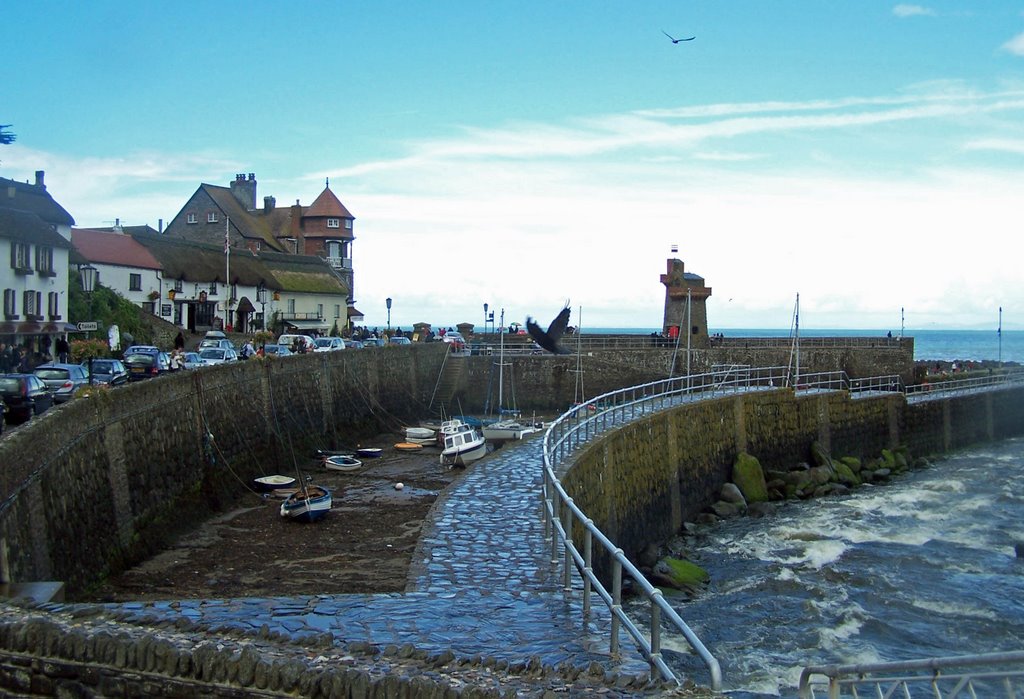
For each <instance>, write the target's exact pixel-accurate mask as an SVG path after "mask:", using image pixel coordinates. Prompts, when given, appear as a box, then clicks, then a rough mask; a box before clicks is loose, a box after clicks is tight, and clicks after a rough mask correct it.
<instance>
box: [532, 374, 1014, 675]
mask: <svg viewBox="0 0 1024 699" xmlns="http://www.w3.org/2000/svg"><path fill="white" fill-rule="evenodd" d="M790 378H791V374H790V369H789V367H763V368H754V367H749V366H744V365H723V366H716V367H715V370H713V371H711V372H709V373H705V374H695V375H689V376H677V377H673V378H669V379H661V380H659V381H654V382H650V383H646V384H642V385H639V386H630V387H627V388H623V389H618V390H616V391H610V392H608V393H604V394H602V395H600V396H597V397H596V398H592V399H591V400H589V401H586V402H585V403H581V404H578V405H575V406H573V407H572V408H571V409H570V410H568V411H566V412H565V413H563V414H562V415H560V416H559V417H558V418H557V419H556V420H555V421H554V422H553V423H551V425H550V426H549V427H548V429H547V430H546V431H545V433H544V443H543V458H544V470H543V473H544V477H543V500H544V507H543V511H544V526H545V529H544V530H545V537H546V538H549V540H550V542H551V561H552V564H558V563H559V560H560V559H559V556H558V548H559V546H561V547H562V548H563V549H564V554H563V558H562V560H563V562H564V568H563V576H564V581H563V587H564V589H565V590H566V592H568V591H571V589H572V584H571V575H572V569H573V568H575V569H576V570H577V572H579V574H580V576H581V577H582V583H583V612H584V614H587V613H588V612H589V610H590V602H591V595H592V593H593V591H596V592H597V595H598V597H599V598H600V599H601V601H603V602H604V604H605V605H606V606H607V607H608V610H609V612H610V613H611V615H612V619H611V641H610V649H611V652H612V653H613V654H616V653H618V636H619V629H620V626H621V627H624V628H625V630H626V632H627V633H628V634H629V635H630V636H631V637H632V638H633V640H634V641H635V642H636V643H637V645H638V647H639V648H640V651H641V653H642V654H643V655H644V657H645V659H646V660H647V661H648V662H649V663H650V664H651V666H652V668H655V669H656V670H657V671H658V672H659V673H660V674H661V676H662V677H663V678H664V679H666V680H670V681H676V682H678V681H679V680H678V678H676V677H675V675H674V673H672V671H671V669H670V668H669V667H668V666H667V665H666V664H665V662H664V660H663V658H662V656H661V618H662V615H664V616H665V618H666V619H667V621H668V622H669V624H670V626H674V628H675V630H676V631H677V632H679V633H680V634H682V635H683V637H684V638H686V640H687V642H688V643H689V644H690V646H691V648H693V649H694V651H695V652H696V653H697V655H699V656H700V658H701V660H702V661H703V662H704V664H705V666H706V667H707V668H708V671H709V672H710V675H711V687H712V689H714V690H716V691H717V690H719V689H720V688H721V681H722V675H721V668H720V666H719V664H718V661H717V660H716V659H715V657H714V656H713V655H712V654H711V653H710V651H708V650H707V648H706V647H705V646H704V645H703V644H702V643H701V641H700V639H699V638H698V637H697V636H696V634H695V633H694V632H693V631H692V630H691V629H690V628H689V626H687V624H686V622H685V621H683V619H682V618H681V617H680V616H679V615H678V613H676V611H675V610H674V609H672V607H671V606H670V605H669V604H668V603H667V602H666V601H665V599H664V597H663V596H662V594H661V591H660V590H658V589H657V588H655V587H653V586H652V585H651V584H650V582H649V581H648V580H647V579H646V577H644V575H643V574H642V573H640V571H639V570H637V568H636V567H635V566H634V565H633V564H632V563H631V562H630V561H629V560H628V559H627V558H626V556H625V554H624V553H623V551H622V549H620V548H618V547H617V546H616V545H615V544H614V542H612V541H611V540H610V539H608V538H607V537H606V536H605V535H604V534H603V533H602V532H601V530H600V529H599V528H598V527H597V526H596V525H595V524H594V523H593V520H591V519H590V518H589V517H587V515H586V513H585V512H583V511H582V510H581V509H580V508H579V507H578V506H577V505H576V504H575V503H574V502H573V500H572V498H571V497H569V494H568V493H567V492H566V491H565V489H564V488H563V487H562V484H561V482H560V481H559V479H558V476H557V475H556V473H555V469H556V468H559V467H561V466H563V465H564V464H566V463H568V462H569V461H570V460H571V458H572V457H573V455H574V454H575V453H576V452H577V450H579V449H580V448H581V447H582V446H583V445H585V444H586V443H587V442H589V441H591V440H593V439H595V438H596V437H597V436H598V435H600V434H601V433H603V432H604V431H606V430H609V429H611V428H614V427H616V426H618V425H622V424H625V423H627V422H630V421H632V420H634V419H636V418H637V417H641V416H643V415H648V414H651V413H653V412H656V411H659V410H663V409H665V408H668V407H672V406H675V405H678V404H680V403H682V402H685V401H689V400H697V399H700V398H702V397H707V396H715V395H720V394H725V393H730V392H731V393H736V392H750V391H758V390H770V389H776V388H783V387H786V386H789V381H790ZM983 379H984V381H982V380H981V379H969V380H965V381H957V382H946V383H942V384H932V385H931V392H930V393H929V395H928V397H929V398H931V397H938V396H940V395H948V394H950V393H955V392H958V391H962V390H964V386H968V387H970V388H976V387H992V388H994V387H998V386H1000V385H1004V384H1018V383H1024V370H1020V371H1016V370H1013V371H1008V372H1003V373H1000V374H995V375H993V376H991V377H983ZM794 390H795V391H797V392H808V391H831V390H845V391H848V392H849V393H850V396H851V397H854V398H855V397H857V396H858V395H868V394H872V393H879V392H894V393H903V394H904V395H905V396H906V398H907V400H910V399H911V398H912V397H913V395H914V394H915V392H916V391H917V387H916V386H905V385H904V384H903V381H902V379H901V378H900V377H899V376H897V375H886V376H876V377H868V378H863V379H850V378H849V377H847V375H846V373H845V372H842V371H830V372H818V373H812V374H806V375H801V376H800V384H799V385H798V386H796V387H794ZM574 523H578V525H579V526H581V527H582V528H583V542H582V543H583V551H582V553H581V552H580V550H579V547H578V546H577V544H576V542H574V541H573V539H572V530H573V525H574ZM595 540H596V541H597V543H598V545H599V546H601V547H602V548H603V549H604V550H605V551H606V553H607V554H608V555H609V556H610V557H611V560H612V563H613V566H612V581H611V588H612V589H611V590H610V591H609V590H607V589H606V588H605V587H604V585H603V584H602V583H601V581H600V580H599V579H598V578H597V576H596V575H595V574H594V572H593V545H594V541H595ZM623 574H625V575H626V576H628V577H629V578H630V579H631V580H632V581H633V585H634V587H635V589H637V590H639V591H640V593H641V594H642V595H643V596H644V597H645V598H646V599H647V600H648V602H649V603H650V606H651V629H650V631H649V634H650V635H649V638H648V636H646V635H645V634H644V632H642V631H641V630H640V629H639V628H638V627H637V626H636V624H635V623H633V621H632V620H630V619H629V617H628V615H627V614H626V613H625V612H624V611H623V609H622V605H621V600H622V577H623Z"/></svg>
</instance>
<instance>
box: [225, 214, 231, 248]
mask: <svg viewBox="0 0 1024 699" xmlns="http://www.w3.org/2000/svg"><path fill="white" fill-rule="evenodd" d="M230 231H231V218H230V217H228V216H225V217H224V254H225V255H228V254H230V252H231V249H230V246H231V238H230V235H229V233H230Z"/></svg>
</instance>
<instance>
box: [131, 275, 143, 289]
mask: <svg viewBox="0 0 1024 699" xmlns="http://www.w3.org/2000/svg"><path fill="white" fill-rule="evenodd" d="M128 290H129V291H142V275H141V274H129V275H128Z"/></svg>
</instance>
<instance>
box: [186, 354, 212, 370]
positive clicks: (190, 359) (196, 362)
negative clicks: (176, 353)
mask: <svg viewBox="0 0 1024 699" xmlns="http://www.w3.org/2000/svg"><path fill="white" fill-rule="evenodd" d="M181 360H182V361H181V366H182V368H183V369H198V368H199V367H201V366H206V362H204V361H203V358H202V357H200V356H199V353H198V352H185V353H183V354H182V355H181Z"/></svg>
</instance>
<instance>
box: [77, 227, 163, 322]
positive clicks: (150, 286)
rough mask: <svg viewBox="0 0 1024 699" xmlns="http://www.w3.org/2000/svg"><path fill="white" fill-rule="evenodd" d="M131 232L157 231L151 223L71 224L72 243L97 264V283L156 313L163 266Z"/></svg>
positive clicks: (90, 260) (83, 255)
mask: <svg viewBox="0 0 1024 699" xmlns="http://www.w3.org/2000/svg"><path fill="white" fill-rule="evenodd" d="M132 232H136V233H144V232H150V233H153V234H155V233H156V231H154V230H153V229H152V228H150V227H149V226H128V227H124V228H122V227H121V226H115V227H113V228H72V229H71V244H72V245H74V247H75V250H77V251H78V253H79V254H80V255H81V256H82V257H83V258H84V259H85V260H87V261H88V262H89V264H91V265H92V266H93V267H95V268H96V270H97V275H96V282H97V283H98V284H102V285H103V286H105V287H107V288H109V289H113V290H115V291H117V293H118V294H120V295H121V296H123V297H124V298H126V299H128V300H129V301H131V302H132V303H134V304H136V305H139V306H141V307H142V308H143V309H144V310H146V311H148V312H149V313H153V314H154V315H155V314H156V309H157V308H158V304H157V300H158V299H159V298H160V288H161V279H162V277H163V267H162V266H161V264H160V262H159V261H158V260H157V259H156V258H155V257H153V255H152V254H151V253H150V252H149V250H147V249H146V248H145V246H143V245H140V244H139V243H137V242H135V240H134V239H133V238H132V237H131V233H132Z"/></svg>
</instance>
